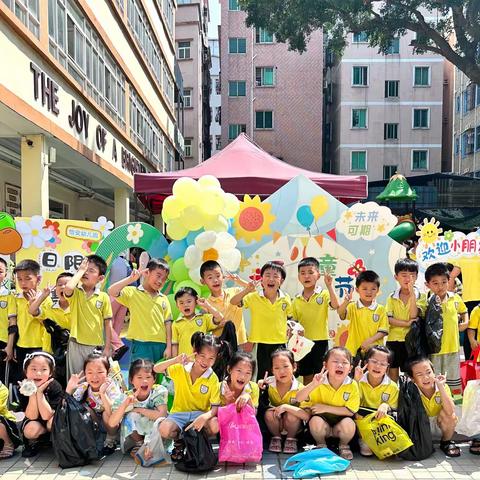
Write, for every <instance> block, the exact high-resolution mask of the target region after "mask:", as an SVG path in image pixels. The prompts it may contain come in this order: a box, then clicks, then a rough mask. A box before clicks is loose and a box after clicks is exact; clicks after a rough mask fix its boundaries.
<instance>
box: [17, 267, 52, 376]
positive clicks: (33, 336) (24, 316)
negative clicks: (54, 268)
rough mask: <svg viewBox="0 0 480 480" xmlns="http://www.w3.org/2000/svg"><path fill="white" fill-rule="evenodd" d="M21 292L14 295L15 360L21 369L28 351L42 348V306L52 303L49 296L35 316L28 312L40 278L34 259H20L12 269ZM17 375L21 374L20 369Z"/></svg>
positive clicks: (36, 294)
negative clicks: (15, 315)
mask: <svg viewBox="0 0 480 480" xmlns="http://www.w3.org/2000/svg"><path fill="white" fill-rule="evenodd" d="M13 273H14V274H15V276H16V280H17V284H18V286H19V288H20V290H21V292H19V293H17V295H16V296H15V301H16V308H17V326H18V340H17V346H16V349H15V350H16V355H15V356H16V362H17V365H18V367H19V369H21V366H22V365H23V361H24V360H25V357H26V355H27V354H29V353H33V352H36V351H39V350H42V347H43V337H44V333H45V327H44V326H43V320H44V319H45V313H44V308H45V307H49V306H50V305H51V304H52V300H51V298H48V299H47V300H45V305H44V307H42V309H41V310H40V311H39V312H38V315H37V316H36V317H33V316H32V315H31V314H30V313H29V307H30V303H31V302H33V301H34V300H35V299H36V298H37V296H38V295H39V294H40V292H39V291H38V285H39V283H40V280H41V276H40V265H39V264H38V263H37V262H36V261H35V260H22V261H21V262H19V263H18V265H17V266H16V267H15V269H14V270H13ZM17 376H18V377H21V376H23V372H22V371H20V370H19V371H18V372H17Z"/></svg>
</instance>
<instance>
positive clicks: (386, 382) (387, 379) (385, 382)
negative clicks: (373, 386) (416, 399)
mask: <svg viewBox="0 0 480 480" xmlns="http://www.w3.org/2000/svg"><path fill="white" fill-rule="evenodd" d="M360 382H364V383H369V382H368V374H367V373H364V374H363V377H362V378H361V379H360ZM391 382H392V381H391V380H390V377H389V376H388V375H384V376H383V379H382V381H381V382H380V385H390V383H391ZM380 385H377V387H379V386H380Z"/></svg>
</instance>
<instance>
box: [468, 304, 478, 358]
mask: <svg viewBox="0 0 480 480" xmlns="http://www.w3.org/2000/svg"><path fill="white" fill-rule="evenodd" d="M479 324H480V305H477V306H476V307H475V308H474V309H473V310H472V313H471V314H470V321H469V323H468V330H467V335H468V341H469V342H470V347H471V348H472V352H473V351H474V350H476V349H477V348H478V347H479V346H480V343H479V338H478V326H479ZM478 358H480V356H479V357H478Z"/></svg>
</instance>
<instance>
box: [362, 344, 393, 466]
mask: <svg viewBox="0 0 480 480" xmlns="http://www.w3.org/2000/svg"><path fill="white" fill-rule="evenodd" d="M391 357H392V352H391V351H390V350H389V349H388V348H387V347H384V346H383V345H374V346H373V347H371V348H369V349H368V351H367V354H366V355H365V362H366V363H365V366H364V367H363V368H362V365H361V363H360V365H359V366H358V367H356V368H355V376H354V378H355V381H356V382H357V383H358V388H359V390H360V410H359V411H358V415H357V416H360V415H361V416H364V415H368V414H370V413H373V412H376V415H375V416H376V418H383V417H384V416H385V415H387V413H389V412H391V411H392V410H396V409H397V406H398V385H397V384H396V383H395V382H394V381H393V380H392V379H391V378H389V376H388V375H387V370H388V367H389V365H390V361H391ZM365 370H366V372H365ZM360 453H361V454H362V455H364V456H366V457H369V456H371V455H372V454H373V453H372V451H371V450H370V448H369V447H368V446H367V444H366V443H365V442H363V441H362V440H361V439H360Z"/></svg>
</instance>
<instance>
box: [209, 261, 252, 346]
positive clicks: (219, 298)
mask: <svg viewBox="0 0 480 480" xmlns="http://www.w3.org/2000/svg"><path fill="white" fill-rule="evenodd" d="M200 277H201V282H202V284H203V285H206V286H207V287H208V289H209V290H210V293H211V295H210V296H209V297H208V299H207V300H208V302H209V303H210V305H212V306H213V307H214V308H216V309H217V310H218V311H219V312H220V313H222V314H223V316H224V318H225V322H228V321H231V322H233V324H234V325H235V332H236V334H237V344H238V346H240V347H241V346H242V345H243V344H245V343H246V342H247V332H246V330H245V322H244V321H243V312H242V309H241V308H240V307H237V306H235V305H232V304H231V303H230V299H231V298H232V297H233V296H234V295H236V294H237V293H238V292H239V291H240V290H241V289H240V288H239V287H232V288H223V282H224V280H225V278H227V279H231V280H233V281H234V282H235V283H237V284H238V285H240V287H245V286H247V285H248V282H245V281H244V280H242V279H241V278H240V277H239V276H238V275H232V274H228V275H227V276H225V275H224V274H223V270H222V267H221V265H220V264H219V263H218V262H216V261H215V260H208V261H206V262H204V263H202V266H201V267H200ZM222 332H223V327H219V328H217V329H215V330H214V332H213V333H214V335H216V336H217V337H219V336H220V335H221V334H222Z"/></svg>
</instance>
